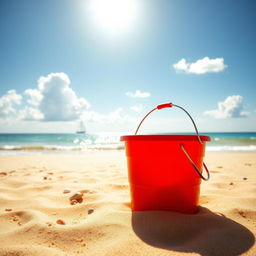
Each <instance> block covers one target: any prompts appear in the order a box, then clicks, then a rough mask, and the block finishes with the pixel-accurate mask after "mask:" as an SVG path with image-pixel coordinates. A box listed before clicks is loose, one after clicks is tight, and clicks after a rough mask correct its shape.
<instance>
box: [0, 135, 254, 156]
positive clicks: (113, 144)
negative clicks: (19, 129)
mask: <svg viewBox="0 0 256 256" xmlns="http://www.w3.org/2000/svg"><path fill="white" fill-rule="evenodd" d="M184 134H185V133H184ZM187 134H192V133H187ZM200 134H201V135H208V136H210V137H211V142H208V143H207V145H206V151H209V152H256V132H218V133H200ZM121 135H122V134H121V133H98V134H88V133H87V134H57V133H56V134H46V133H45V134H36V133H33V134H32V133H31V134H0V155H12V154H14V155H16V154H48V153H63V152H77V153H81V152H85V151H88V150H122V149H124V144H123V142H120V136H121Z"/></svg>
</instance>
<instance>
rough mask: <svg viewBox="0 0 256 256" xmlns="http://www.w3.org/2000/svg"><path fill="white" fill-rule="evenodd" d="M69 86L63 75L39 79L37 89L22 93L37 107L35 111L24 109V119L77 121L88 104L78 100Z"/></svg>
mask: <svg viewBox="0 0 256 256" xmlns="http://www.w3.org/2000/svg"><path fill="white" fill-rule="evenodd" d="M69 85H70V79H69V77H68V75H67V74H65V73H51V74H49V75H47V76H45V77H44V76H42V77H40V78H39V79H38V88H37V89H28V90H26V91H25V92H24V93H25V94H26V95H27V96H28V97H29V99H28V103H30V104H32V105H34V106H37V109H33V110H32V109H31V108H30V109H25V110H24V111H23V112H22V115H23V116H24V118H26V117H27V118H30V119H32V118H33V116H34V117H35V118H36V119H37V120H38V119H39V117H43V119H42V120H43V121H71V120H76V119H78V118H79V117H80V115H81V114H82V113H83V112H84V111H85V110H87V109H88V108H89V107H90V104H89V103H88V101H86V100H85V99H84V98H78V97H77V95H76V93H75V91H74V90H73V89H72V88H71V87H70V86H69ZM35 110H37V112H35ZM40 119H41V118H40Z"/></svg>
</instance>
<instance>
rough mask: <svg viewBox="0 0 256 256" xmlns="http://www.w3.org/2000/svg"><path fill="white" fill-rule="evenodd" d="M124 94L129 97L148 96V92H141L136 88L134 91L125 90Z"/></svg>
mask: <svg viewBox="0 0 256 256" xmlns="http://www.w3.org/2000/svg"><path fill="white" fill-rule="evenodd" d="M125 95H126V96H128V97H131V98H147V97H150V93H149V92H141V91H140V90H136V91H135V92H134V93H133V92H126V93H125Z"/></svg>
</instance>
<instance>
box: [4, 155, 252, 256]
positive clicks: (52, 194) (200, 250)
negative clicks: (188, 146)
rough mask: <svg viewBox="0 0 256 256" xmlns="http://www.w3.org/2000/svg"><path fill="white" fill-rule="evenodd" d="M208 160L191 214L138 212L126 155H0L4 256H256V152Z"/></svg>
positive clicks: (209, 157) (208, 158) (219, 156)
mask: <svg viewBox="0 0 256 256" xmlns="http://www.w3.org/2000/svg"><path fill="white" fill-rule="evenodd" d="M205 161H206V162H207V165H208V167H209V169H210V170H211V179H210V181H207V182H203V183H202V186H201V198H200V210H199V212H198V214H195V215H189V214H181V213H175V212H164V211H155V212H150V211H148V212H134V213H132V212H131V210H130V195H129V184H128V181H127V169H126V159H125V156H124V152H123V151H118V152H114V151H113V152H89V153H85V154H77V155H68V154H65V155H58V154H56V155H41V156H40V155H38V156H1V157H0V182H1V186H0V255H1V256H2V255H36V256H40V255H49V256H51V255H58V256H62V255H79V254H80V255H129V256H133V255H140V256H144V255H145V256H146V255H147V256H148V255H163V256H164V255H204V256H211V255H216V256H222V255H223V256H233V255H234V256H235V255H251V256H255V255H256V245H255V236H256V154H255V153H232V154H231V153H207V156H206V159H205ZM65 188H70V190H71V192H70V193H67V194H64V193H63V190H64V189H65ZM80 190H84V191H83V202H81V203H78V204H75V205H70V201H69V197H70V196H71V194H72V193H74V192H76V191H80ZM89 208H93V210H94V211H93V212H92V213H90V214H88V209H89ZM58 220H62V221H63V222H65V225H61V224H57V223H56V222H57V221H58Z"/></svg>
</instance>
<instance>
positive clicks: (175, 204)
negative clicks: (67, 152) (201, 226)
mask: <svg viewBox="0 0 256 256" xmlns="http://www.w3.org/2000/svg"><path fill="white" fill-rule="evenodd" d="M173 106H175V107H178V108H180V109H182V110H184V111H185V112H186V113H187V114H188V115H189V113H188V112H187V111H186V110H185V109H183V108H182V107H180V106H178V105H174V104H172V103H167V104H162V105H159V106H157V107H156V108H155V109H153V110H152V111H150V112H149V113H148V114H147V115H146V116H145V117H144V118H143V119H142V121H141V123H140V124H139V126H138V128H137V130H136V132H135V135H128V136H122V137H121V141H125V149H126V156H127V163H128V174H129V182H130V191H131V207H132V211H146V210H169V211H177V212H183V213H196V212H197V210H198V201H199V194H200V183H201V179H204V180H208V179H209V171H208V169H207V167H206V165H205V164H204V163H203V157H204V153H205V142H206V141H210V137H208V136H202V135H199V134H198V130H197V128H196V125H195V123H194V121H193V119H192V117H191V116H190V115H189V117H190V119H191V120H192V122H193V124H194V127H195V129H196V133H197V135H136V134H137V132H138V129H139V127H140V125H141V124H142V122H143V121H144V120H145V118H146V117H147V116H148V115H149V114H150V113H152V112H153V111H154V110H156V109H162V108H166V107H173ZM203 166H204V167H205V169H206V171H207V178H205V177H204V176H203V175H202V170H203Z"/></svg>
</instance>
